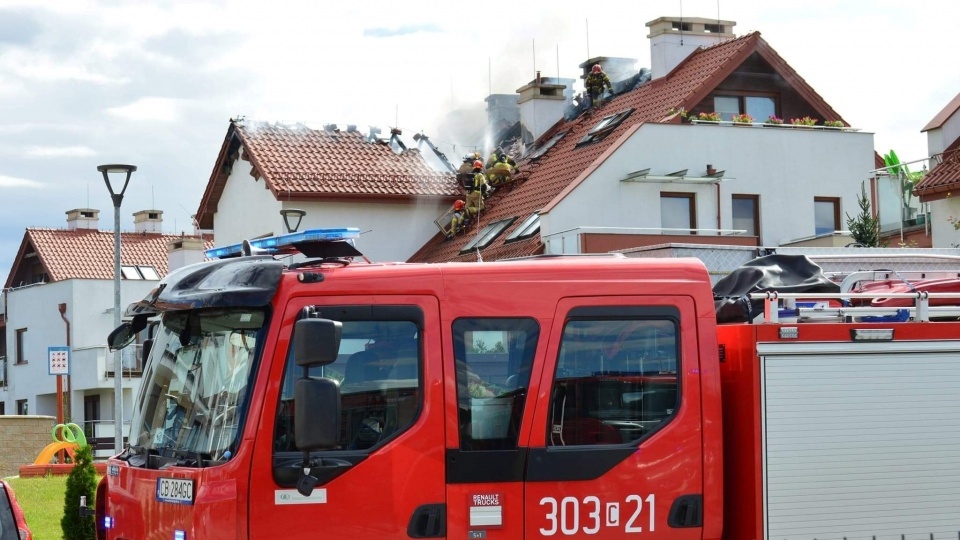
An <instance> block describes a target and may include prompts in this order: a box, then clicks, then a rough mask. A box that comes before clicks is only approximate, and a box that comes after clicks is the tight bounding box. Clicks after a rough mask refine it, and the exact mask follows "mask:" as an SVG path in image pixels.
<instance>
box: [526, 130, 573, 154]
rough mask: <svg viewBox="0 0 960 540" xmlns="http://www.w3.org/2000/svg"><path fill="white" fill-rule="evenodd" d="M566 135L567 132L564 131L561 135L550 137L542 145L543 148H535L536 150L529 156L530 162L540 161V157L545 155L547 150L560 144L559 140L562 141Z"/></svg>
mask: <svg viewBox="0 0 960 540" xmlns="http://www.w3.org/2000/svg"><path fill="white" fill-rule="evenodd" d="M566 134H567V132H566V131H564V132H561V133H557V134H556V135H554V136H553V137H550V140H548V141H547V142H545V143H543V146H541V147H540V148H537V150H536V151H535V152H534V153H533V154H530V160H531V161H533V160H535V159H540V156H542V155H544V154H546V153H547V150H550V149H551V148H553V145H555V144H557V143H558V142H560V139H562V138H563V137H564V135H566Z"/></svg>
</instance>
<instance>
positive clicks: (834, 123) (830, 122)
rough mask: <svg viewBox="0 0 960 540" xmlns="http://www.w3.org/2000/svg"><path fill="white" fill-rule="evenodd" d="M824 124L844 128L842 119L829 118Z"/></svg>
mask: <svg viewBox="0 0 960 540" xmlns="http://www.w3.org/2000/svg"><path fill="white" fill-rule="evenodd" d="M823 125H824V126H826V127H833V128H842V127H843V122H841V121H840V120H827V121H825V122H824V123H823Z"/></svg>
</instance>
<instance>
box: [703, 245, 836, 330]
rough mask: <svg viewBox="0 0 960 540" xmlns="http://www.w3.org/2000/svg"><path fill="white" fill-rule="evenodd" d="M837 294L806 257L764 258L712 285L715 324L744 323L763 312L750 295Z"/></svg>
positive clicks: (768, 256)
mask: <svg viewBox="0 0 960 540" xmlns="http://www.w3.org/2000/svg"><path fill="white" fill-rule="evenodd" d="M766 291H777V292H780V293H804V292H814V293H839V292H840V286H839V285H837V284H836V283H834V282H832V281H830V280H829V279H827V277H826V276H824V275H823V270H822V269H821V268H820V266H818V265H817V264H816V263H814V262H813V261H811V260H810V259H809V258H807V256H806V255H767V256H765V257H760V258H757V259H754V260H752V261H749V262H747V263H745V264H744V265H743V266H741V267H740V268H737V269H736V270H734V271H733V272H731V273H730V274H729V275H728V276H726V277H724V278H723V279H721V280H720V281H718V282H717V284H716V285H714V286H713V300H714V306H715V308H716V313H717V322H720V323H727V322H748V321H752V320H753V319H754V317H756V316H757V315H760V314H761V313H763V300H750V299H749V298H747V296H746V295H748V294H750V293H758V292H766Z"/></svg>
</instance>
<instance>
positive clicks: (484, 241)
mask: <svg viewBox="0 0 960 540" xmlns="http://www.w3.org/2000/svg"><path fill="white" fill-rule="evenodd" d="M516 219H517V218H515V217H511V218H507V219H501V220H500V221H495V222H493V223H491V224H489V225H487V226H486V227H484V228H483V230H481V231H480V232H479V233H478V234H476V235H475V236H474V237H473V239H472V240H470V241H469V242H467V245H465V246H463V249H461V250H460V254H464V253H469V252H471V251H474V250H477V249H483V248H485V247H487V246H489V245H490V244H491V243H492V242H493V241H494V240H496V239H497V237H498V236H500V234H501V233H502V232H503V231H505V230H506V229H507V227H509V226H510V224H511V223H513V222H514V221H516Z"/></svg>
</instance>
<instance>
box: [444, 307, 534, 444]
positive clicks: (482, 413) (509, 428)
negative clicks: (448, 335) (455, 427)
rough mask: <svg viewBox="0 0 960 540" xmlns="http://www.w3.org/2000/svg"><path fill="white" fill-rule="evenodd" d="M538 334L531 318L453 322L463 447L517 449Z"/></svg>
mask: <svg viewBox="0 0 960 540" xmlns="http://www.w3.org/2000/svg"><path fill="white" fill-rule="evenodd" d="M539 334H540V328H539V326H538V324H537V322H536V321H535V320H533V319H458V320H456V321H454V323H453V347H454V359H455V360H456V370H457V404H458V416H459V424H460V449H461V450H512V449H515V448H516V447H517V439H518V436H519V428H520V420H521V418H522V416H523V405H524V401H525V398H526V391H527V385H528V384H529V382H530V368H531V367H532V365H533V355H534V352H535V351H536V348H537V338H538V336H539Z"/></svg>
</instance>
